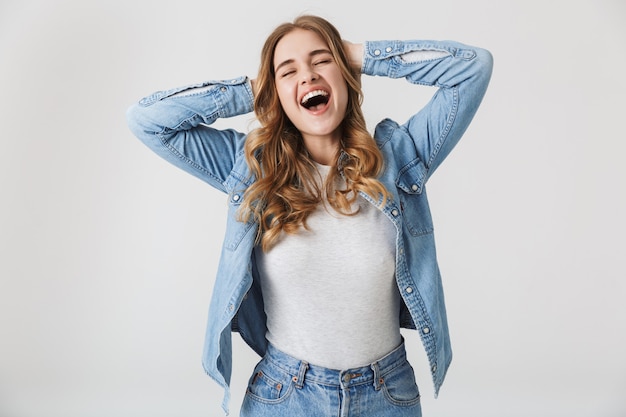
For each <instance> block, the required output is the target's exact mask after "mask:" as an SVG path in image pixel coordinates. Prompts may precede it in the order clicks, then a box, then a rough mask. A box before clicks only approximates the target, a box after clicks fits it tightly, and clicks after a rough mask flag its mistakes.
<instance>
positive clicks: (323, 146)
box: [304, 137, 341, 165]
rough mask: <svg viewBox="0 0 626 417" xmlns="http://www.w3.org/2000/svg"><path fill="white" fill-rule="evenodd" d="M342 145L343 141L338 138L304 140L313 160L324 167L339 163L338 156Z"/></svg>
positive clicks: (309, 138)
mask: <svg viewBox="0 0 626 417" xmlns="http://www.w3.org/2000/svg"><path fill="white" fill-rule="evenodd" d="M340 145H341V140H340V139H339V138H338V137H337V138H333V137H327V138H320V137H308V138H306V137H305V138H304V146H305V147H306V150H307V151H308V152H309V155H310V156H311V159H313V160H314V161H315V162H317V163H318V164H322V165H333V164H334V163H335V162H336V161H337V154H338V152H339V147H340Z"/></svg>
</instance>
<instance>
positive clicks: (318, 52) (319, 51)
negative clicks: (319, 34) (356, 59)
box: [274, 49, 332, 73]
mask: <svg viewBox="0 0 626 417" xmlns="http://www.w3.org/2000/svg"><path fill="white" fill-rule="evenodd" d="M321 54H331V55H332V53H331V52H330V51H329V50H328V49H315V50H313V51H311V52H309V57H314V56H316V55H321ZM294 61H295V60H294V59H287V60H285V61H283V62H281V63H280V64H278V65H277V66H276V68H274V73H277V72H278V70H279V69H281V68H282V67H284V66H285V65H289V64H292V63H293V62H294Z"/></svg>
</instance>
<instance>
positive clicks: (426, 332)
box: [422, 327, 430, 334]
mask: <svg viewBox="0 0 626 417" xmlns="http://www.w3.org/2000/svg"><path fill="white" fill-rule="evenodd" d="M422 332H424V334H428V333H430V329H429V328H428V327H424V328H423V329H422Z"/></svg>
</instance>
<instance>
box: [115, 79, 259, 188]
mask: <svg viewBox="0 0 626 417" xmlns="http://www.w3.org/2000/svg"><path fill="white" fill-rule="evenodd" d="M253 100H254V95H253V87H252V83H251V82H250V80H248V79H247V78H246V77H239V78H236V79H232V80H225V81H208V82H205V83H201V84H195V85H190V86H185V87H180V88H176V89H172V90H168V91H159V92H156V93H154V94H152V95H150V96H148V97H145V98H143V99H142V100H140V101H139V102H138V103H136V104H135V105H133V106H131V107H130V108H129V109H128V111H127V114H126V115H127V120H128V126H129V128H130V130H131V131H132V132H133V133H134V134H135V136H137V137H138V138H139V139H140V140H141V141H142V142H143V143H145V144H146V145H147V146H148V147H149V148H151V149H152V150H153V151H154V152H156V153H157V154H158V155H159V156H161V157H163V158H164V159H165V160H167V161H168V162H171V163H172V164H174V165H176V166H177V167H179V168H181V169H183V170H185V171H187V172H189V173H190V174H192V175H194V176H196V177H198V178H200V179H201V180H203V181H206V182H207V183H209V184H210V185H212V186H213V187H215V188H217V189H219V190H221V191H224V192H226V191H227V189H226V187H225V185H224V182H225V181H226V178H227V177H228V175H229V174H230V172H231V171H232V168H233V166H234V164H235V161H236V158H237V156H238V155H239V154H240V153H241V151H242V149H243V145H244V138H245V135H244V134H243V133H240V132H237V131H235V130H232V129H227V130H217V129H214V128H212V127H210V126H208V125H210V124H212V123H213V122H215V120H217V119H218V118H225V117H233V116H237V115H240V114H245V113H249V112H251V111H252V109H253Z"/></svg>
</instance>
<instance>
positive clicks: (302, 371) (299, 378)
mask: <svg viewBox="0 0 626 417" xmlns="http://www.w3.org/2000/svg"><path fill="white" fill-rule="evenodd" d="M307 369H309V364H308V363H307V362H305V361H301V362H300V369H299V370H298V375H297V376H294V377H293V382H295V383H296V388H298V389H301V388H302V387H303V386H304V375H305V374H306V371H307Z"/></svg>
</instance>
